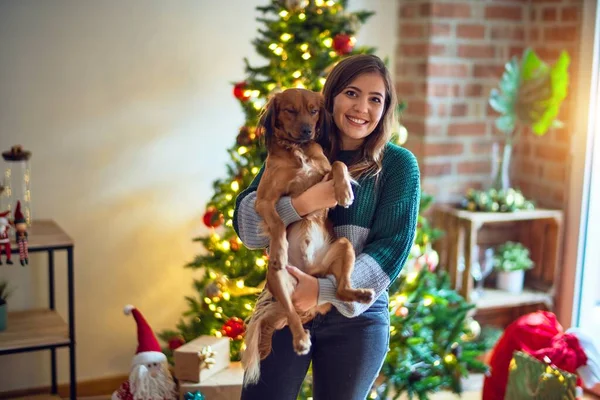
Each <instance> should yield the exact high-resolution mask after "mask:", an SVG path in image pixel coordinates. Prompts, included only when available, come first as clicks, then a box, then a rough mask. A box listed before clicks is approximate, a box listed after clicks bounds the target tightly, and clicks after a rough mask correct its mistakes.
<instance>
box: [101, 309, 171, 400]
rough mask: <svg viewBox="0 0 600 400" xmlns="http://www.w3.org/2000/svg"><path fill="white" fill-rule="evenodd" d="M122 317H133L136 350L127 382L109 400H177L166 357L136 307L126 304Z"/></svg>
mask: <svg viewBox="0 0 600 400" xmlns="http://www.w3.org/2000/svg"><path fill="white" fill-rule="evenodd" d="M124 313H125V315H133V318H134V319H135V323H136V326H137V338H138V347H137V351H136V354H135V356H134V357H133V360H132V362H131V365H132V366H131V371H130V374H129V379H128V380H126V381H125V382H123V384H121V386H120V387H119V389H117V390H116V391H115V392H114V393H113V394H112V400H134V399H161V400H176V399H177V391H176V390H175V382H174V381H173V377H172V376H171V372H170V371H169V365H168V363H167V357H166V356H165V355H164V354H163V353H162V352H161V350H160V345H159V344H158V340H156V337H155V336H154V332H153V331H152V329H151V328H150V325H149V324H148V322H147V321H146V319H145V318H144V316H143V315H142V313H141V312H140V311H139V310H138V309H137V308H135V307H133V306H131V305H127V306H125V308H124Z"/></svg>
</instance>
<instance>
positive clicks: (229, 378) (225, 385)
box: [179, 362, 244, 400]
mask: <svg viewBox="0 0 600 400" xmlns="http://www.w3.org/2000/svg"><path fill="white" fill-rule="evenodd" d="M243 380H244V369H243V368H242V364H241V363H239V362H233V363H231V364H230V365H229V367H228V368H226V369H224V370H222V371H220V372H219V373H217V374H215V375H213V376H211V377H210V378H208V379H207V380H206V381H202V382H200V383H193V382H179V395H180V399H181V400H187V399H198V398H201V397H199V396H200V394H201V395H202V396H203V397H204V398H205V399H206V400H239V398H240V397H241V395H242V381H243ZM186 396H187V399H186ZM194 396H195V397H194Z"/></svg>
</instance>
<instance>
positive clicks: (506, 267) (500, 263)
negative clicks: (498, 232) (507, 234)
mask: <svg viewBox="0 0 600 400" xmlns="http://www.w3.org/2000/svg"><path fill="white" fill-rule="evenodd" d="M494 268H495V269H496V270H498V271H504V272H511V271H519V270H527V269H531V268H533V261H532V260H531V258H529V249H527V247H525V246H523V245H522V244H521V243H515V242H506V243H504V244H503V245H501V246H500V247H498V249H497V251H496V253H495V254H494Z"/></svg>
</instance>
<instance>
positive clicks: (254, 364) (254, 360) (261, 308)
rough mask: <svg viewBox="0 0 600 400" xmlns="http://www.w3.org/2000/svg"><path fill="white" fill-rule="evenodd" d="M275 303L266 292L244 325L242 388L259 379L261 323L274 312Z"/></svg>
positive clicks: (262, 294) (259, 298)
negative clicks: (244, 346) (244, 345)
mask: <svg viewBox="0 0 600 400" xmlns="http://www.w3.org/2000/svg"><path fill="white" fill-rule="evenodd" d="M276 305H277V303H275V302H273V295H272V294H271V292H269V291H268V290H266V289H265V290H263V292H262V293H261V294H260V296H258V300H257V301H256V305H255V306H254V312H253V313H252V316H251V317H250V319H249V321H248V323H247V325H246V337H245V344H246V348H245V349H244V353H243V354H242V366H243V367H244V386H247V385H251V384H255V383H257V382H258V379H259V378H260V360H261V343H262V342H263V341H264V340H265V339H266V338H262V337H261V336H262V335H261V333H262V332H261V331H262V330H263V327H262V325H263V321H264V320H265V319H267V318H268V317H269V315H270V314H271V313H272V312H273V311H274V308H275V306H276Z"/></svg>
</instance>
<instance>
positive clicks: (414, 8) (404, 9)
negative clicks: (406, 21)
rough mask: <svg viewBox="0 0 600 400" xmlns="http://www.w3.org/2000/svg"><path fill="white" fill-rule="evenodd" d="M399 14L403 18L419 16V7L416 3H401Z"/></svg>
mask: <svg viewBox="0 0 600 400" xmlns="http://www.w3.org/2000/svg"><path fill="white" fill-rule="evenodd" d="M400 16H401V17H403V18H414V17H418V16H419V7H418V5H417V4H403V5H402V6H401V7H400Z"/></svg>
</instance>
